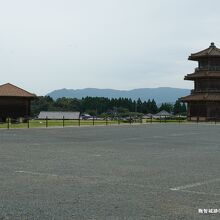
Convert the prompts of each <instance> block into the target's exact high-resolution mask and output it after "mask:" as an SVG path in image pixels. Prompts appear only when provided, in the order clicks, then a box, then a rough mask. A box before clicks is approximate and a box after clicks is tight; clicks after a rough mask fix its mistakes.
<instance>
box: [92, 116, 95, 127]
mask: <svg viewBox="0 0 220 220" xmlns="http://www.w3.org/2000/svg"><path fill="white" fill-rule="evenodd" d="M92 125H93V126H94V125H95V116H94V115H93V117H92Z"/></svg>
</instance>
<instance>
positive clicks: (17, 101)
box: [0, 83, 36, 121]
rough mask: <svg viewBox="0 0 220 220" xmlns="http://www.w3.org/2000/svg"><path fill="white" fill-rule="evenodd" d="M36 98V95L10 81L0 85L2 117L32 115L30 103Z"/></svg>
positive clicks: (3, 118) (0, 117) (0, 115)
mask: <svg viewBox="0 0 220 220" xmlns="http://www.w3.org/2000/svg"><path fill="white" fill-rule="evenodd" d="M34 98H36V95H34V94H32V93H29V92H27V91H25V90H23V89H21V88H19V87H17V86H14V85H12V84H10V83H6V84H4V85H0V119H1V120H2V121H5V120H6V118H8V117H9V118H13V119H16V118H26V117H28V116H30V104H31V100H33V99H34Z"/></svg>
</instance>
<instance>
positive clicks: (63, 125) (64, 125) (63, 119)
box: [63, 116, 65, 128]
mask: <svg viewBox="0 0 220 220" xmlns="http://www.w3.org/2000/svg"><path fill="white" fill-rule="evenodd" d="M64 126H65V121H64V116H63V128H64Z"/></svg>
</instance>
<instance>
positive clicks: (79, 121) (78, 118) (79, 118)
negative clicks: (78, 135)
mask: <svg viewBox="0 0 220 220" xmlns="http://www.w3.org/2000/svg"><path fill="white" fill-rule="evenodd" d="M78 125H79V126H80V116H79V118H78Z"/></svg>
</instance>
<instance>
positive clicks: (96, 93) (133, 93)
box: [47, 87, 190, 103]
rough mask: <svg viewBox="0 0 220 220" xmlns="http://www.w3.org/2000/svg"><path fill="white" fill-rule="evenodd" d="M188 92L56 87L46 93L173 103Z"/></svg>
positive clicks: (188, 90)
mask: <svg viewBox="0 0 220 220" xmlns="http://www.w3.org/2000/svg"><path fill="white" fill-rule="evenodd" d="M189 94H190V89H180V88H170V87H159V88H140V89H132V90H116V89H97V88H85V89H75V90H74V89H65V88H64V89H58V90H54V91H52V92H50V93H48V94H47V95H48V96H50V97H52V98H53V99H57V98H62V97H66V98H77V99H81V98H83V97H86V96H90V97H107V98H120V97H122V98H131V99H133V100H137V99H138V98H140V99H141V100H142V101H147V100H148V99H154V100H155V101H156V102H157V103H163V102H168V103H174V102H175V101H176V100H177V99H178V98H180V97H182V96H186V95H189Z"/></svg>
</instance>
